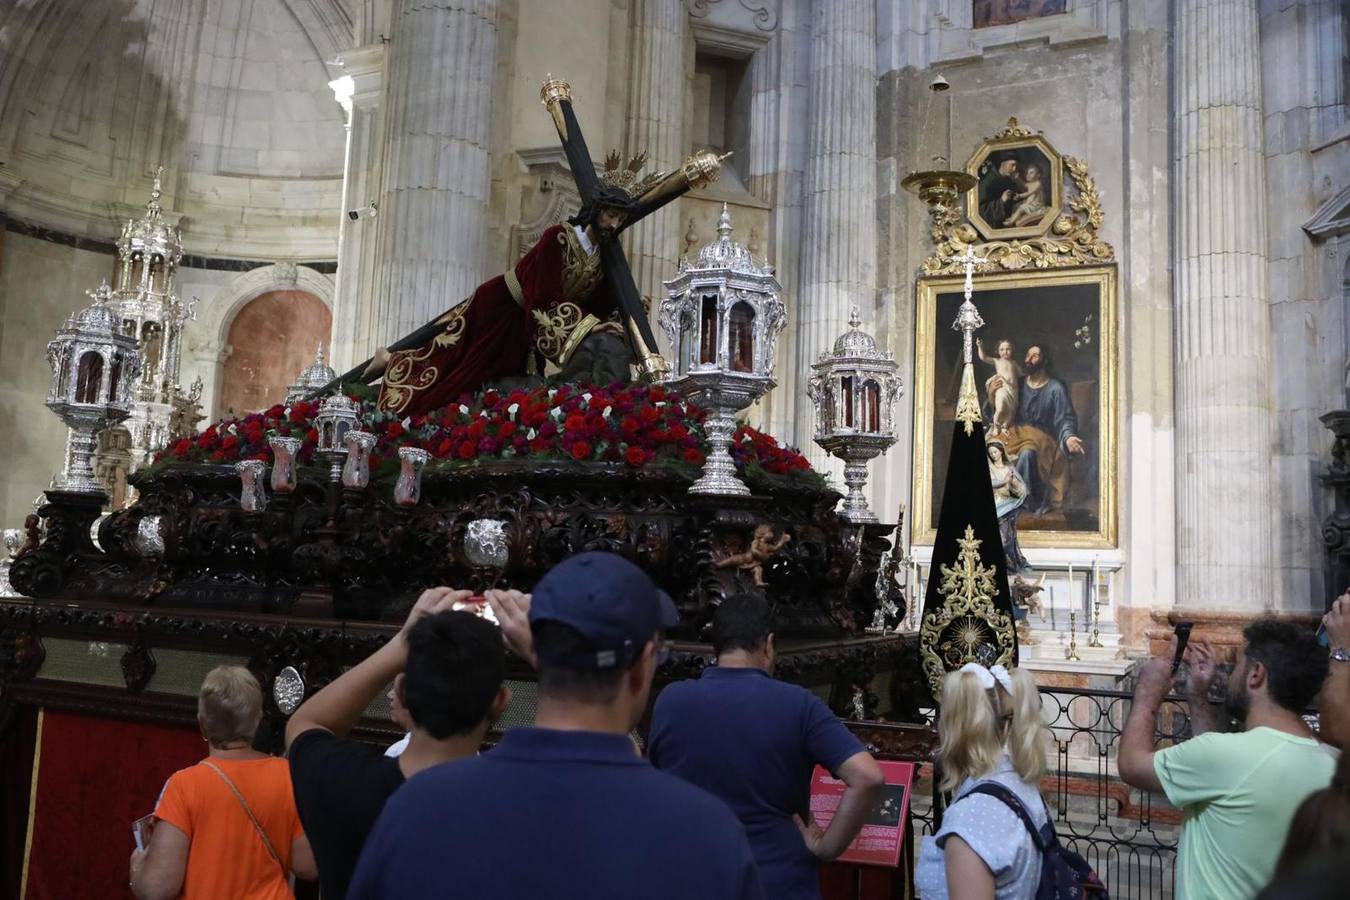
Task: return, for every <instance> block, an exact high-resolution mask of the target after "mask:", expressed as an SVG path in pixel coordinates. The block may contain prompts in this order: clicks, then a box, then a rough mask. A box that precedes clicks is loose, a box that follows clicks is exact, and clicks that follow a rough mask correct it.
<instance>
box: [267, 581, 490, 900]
mask: <svg viewBox="0 0 1350 900" xmlns="http://www.w3.org/2000/svg"><path fill="white" fill-rule="evenodd" d="M469 596H470V592H469V591H455V590H451V589H450V588H433V589H431V590H429V591H426V592H424V593H423V594H422V596H421V597H420V598H418V600H417V603H416V604H415V605H414V606H413V609H412V612H411V613H410V614H409V615H408V621H407V622H406V623H405V624H404V626H403V628H402V629H401V630H400V631H399V633H398V634H397V635H395V636H394V638H393V639H392V640H391V641H389V643H387V644H385V645H384V646H383V647H381V648H380V649H379V650H377V651H375V652H374V653H373V654H371V655H370V657H368V658H367V659H366V660H364V661H363V662H361V663H360V664H358V665H356V666H354V667H353V668H351V669H349V670H348V671H347V672H345V673H344V674H343V675H341V676H340V677H339V678H337V679H335V680H334V681H333V682H332V683H331V684H329V685H328V686H327V687H325V688H324V689H323V690H321V691H319V692H318V693H317V694H315V695H314V696H313V697H311V698H309V700H307V701H306V702H305V703H304V705H302V706H301V707H300V708H299V709H297V710H296V711H295V714H294V715H293V716H291V719H290V721H289V722H288V723H287V725H286V754H287V756H288V757H289V759H290V763H291V783H292V784H293V785H294V789H295V803H296V806H297V807H298V809H299V811H300V820H301V822H302V823H303V824H304V826H305V833H306V834H307V835H308V836H309V840H310V844H311V846H312V847H313V848H314V857H315V860H316V861H317V862H318V867H319V883H320V885H321V888H322V891H323V896H324V897H325V898H326V900H328V898H332V900H341V898H342V897H345V896H346V894H347V886H348V884H349V882H350V881H351V878H352V872H353V871H354V870H355V868H356V861H357V859H358V858H359V857H360V855H361V847H362V846H363V845H364V844H365V841H366V836H367V835H368V834H369V833H370V829H371V828H372V827H373V826H374V824H375V820H376V818H378V817H379V814H380V810H382V809H383V808H384V802H385V800H387V799H388V798H389V796H390V795H391V794H393V793H394V791H396V790H397V789H398V788H399V787H401V786H402V785H403V782H404V781H405V780H406V779H408V778H410V777H412V776H413V775H415V774H416V773H418V772H420V771H422V770H423V769H427V768H430V767H431V766H435V765H437V764H439V763H443V762H449V761H451V760H456V759H463V758H464V757H469V756H473V755H474V754H475V753H477V752H478V748H479V747H480V746H481V745H482V742H483V738H484V736H485V735H486V734H487V730H488V728H489V727H490V725H491V723H492V722H493V721H494V720H496V718H497V717H498V716H500V715H501V713H502V711H503V710H504V709H505V708H506V705H507V704H508V703H509V702H510V700H511V691H510V688H507V687H505V686H503V685H502V679H503V678H504V677H505V675H506V653H505V648H504V645H503V641H502V634H501V632H500V631H498V630H497V628H496V627H495V626H493V625H492V624H491V623H490V622H488V621H486V620H484V619H480V618H478V617H477V616H474V615H473V614H471V613H467V612H451V611H450V610H451V608H452V607H453V605H454V604H455V603H456V602H460V601H463V600H467V599H468V598H469ZM391 679H392V680H393V682H394V691H395V693H396V694H397V695H398V697H399V698H400V700H401V702H402V705H403V706H405V707H406V708H407V710H408V714H409V716H410V718H411V719H412V737H411V739H410V741H409V743H408V748H407V749H406V750H405V751H404V752H403V754H402V755H401V756H399V757H398V758H390V757H387V756H385V755H384V754H383V753H382V752H381V750H380V748H378V747H374V746H371V745H369V744H365V743H362V742H360V741H356V740H353V739H351V738H348V737H345V735H346V734H347V732H348V731H350V730H351V728H352V726H353V725H355V724H356V722H357V720H358V719H360V717H361V714H362V713H363V712H364V711H365V709H366V707H368V706H369V705H370V703H371V701H372V700H374V699H375V697H376V696H378V695H379V693H380V691H381V690H382V689H383V688H384V686H385V685H386V684H388V683H389V681H390V680H391Z"/></svg>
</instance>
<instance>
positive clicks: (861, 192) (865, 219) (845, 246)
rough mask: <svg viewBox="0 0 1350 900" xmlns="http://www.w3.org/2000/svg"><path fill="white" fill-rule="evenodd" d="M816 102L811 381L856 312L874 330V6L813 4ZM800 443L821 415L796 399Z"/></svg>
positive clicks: (801, 323)
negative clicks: (854, 310) (851, 313)
mask: <svg viewBox="0 0 1350 900" xmlns="http://www.w3.org/2000/svg"><path fill="white" fill-rule="evenodd" d="M811 19H812V25H811V28H812V32H811V68H810V72H811V76H810V78H811V84H810V90H811V101H810V114H809V115H808V116H807V118H806V121H805V122H803V123H802V125H803V126H804V127H805V128H806V129H807V151H806V152H807V159H806V197H805V201H804V203H803V211H802V244H801V254H800V265H801V280H800V288H799V290H798V292H797V304H796V318H797V335H798V336H797V360H796V372H795V373H794V377H798V378H804V377H806V373H809V372H810V368H809V366H810V364H811V363H813V362H815V361H816V359H817V357H818V356H819V355H820V352H821V351H822V350H828V349H830V348H831V347H832V346H834V341H835V339H836V338H838V337H839V335H841V334H843V333H844V332H845V331H847V330H848V320H849V310H850V308H851V307H853V306H857V307H858V309H859V310H860V311H861V312H862V314H863V321H864V327H866V328H868V329H869V330H871V329H874V328H875V323H874V322H873V321H871V320H872V312H873V309H874V306H875V294H876V278H877V266H876V252H877V251H876V86H877V71H876V68H877V67H876V22H875V7H874V5H873V2H872V0H814V2H812V4H811ZM796 406H797V415H796V423H795V424H796V429H795V432H796V433H795V435H794V437H795V438H796V440H798V441H799V442H801V444H802V445H803V447H804V448H805V447H808V446H809V447H810V452H811V455H812V461H813V462H817V463H818V462H820V461H823V460H824V458H825V456H824V453H823V452H822V451H819V450H818V449H817V448H815V447H814V446H813V445H810V444H809V443H808V441H809V435H810V434H811V433H812V424H813V423H814V421H815V411H814V408H813V407H812V405H811V400H810V398H809V397H808V396H807V395H806V393H805V392H798V396H797V404H796Z"/></svg>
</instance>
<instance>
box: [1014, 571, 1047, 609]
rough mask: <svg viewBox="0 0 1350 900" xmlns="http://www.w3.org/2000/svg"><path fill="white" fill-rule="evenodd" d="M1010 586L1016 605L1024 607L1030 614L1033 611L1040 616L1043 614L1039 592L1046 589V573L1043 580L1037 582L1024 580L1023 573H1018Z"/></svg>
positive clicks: (1042, 577)
mask: <svg viewBox="0 0 1350 900" xmlns="http://www.w3.org/2000/svg"><path fill="white" fill-rule="evenodd" d="M1008 587H1009V589H1010V593H1011V594H1012V601H1013V605H1014V606H1020V607H1022V608H1023V609H1025V610H1026V611H1027V614H1028V615H1030V614H1031V613H1035V614H1036V615H1038V616H1039V615H1041V598H1040V597H1038V596H1037V594H1039V593H1040V592H1041V591H1043V590H1045V576H1044V575H1042V576H1041V580H1040V581H1038V582H1036V583H1035V584H1032V583H1031V582H1029V581H1026V580H1024V579H1023V578H1022V576H1021V575H1018V576H1017V577H1015V578H1014V579H1013V581H1012V584H1010V585H1009V586H1008Z"/></svg>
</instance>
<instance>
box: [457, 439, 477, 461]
mask: <svg viewBox="0 0 1350 900" xmlns="http://www.w3.org/2000/svg"><path fill="white" fill-rule="evenodd" d="M477 454H478V445H477V444H475V443H474V442H473V441H464V442H462V443H461V444H460V445H459V458H460V459H473V458H474V456H476V455H477Z"/></svg>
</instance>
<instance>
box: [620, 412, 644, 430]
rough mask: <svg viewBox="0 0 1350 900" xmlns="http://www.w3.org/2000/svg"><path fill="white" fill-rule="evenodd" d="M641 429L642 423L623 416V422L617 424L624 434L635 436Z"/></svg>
mask: <svg viewBox="0 0 1350 900" xmlns="http://www.w3.org/2000/svg"><path fill="white" fill-rule="evenodd" d="M641 427H642V423H641V422H639V421H638V420H637V419H635V418H633V417H632V416H624V417H623V421H622V422H620V423H619V428H620V429H621V430H622V431H623V433H624V434H637V431H638V429H639V428H641Z"/></svg>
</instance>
